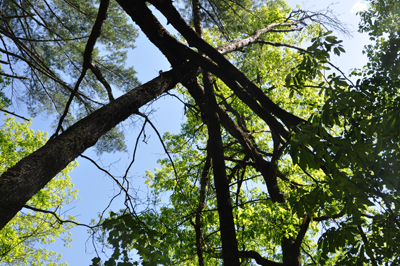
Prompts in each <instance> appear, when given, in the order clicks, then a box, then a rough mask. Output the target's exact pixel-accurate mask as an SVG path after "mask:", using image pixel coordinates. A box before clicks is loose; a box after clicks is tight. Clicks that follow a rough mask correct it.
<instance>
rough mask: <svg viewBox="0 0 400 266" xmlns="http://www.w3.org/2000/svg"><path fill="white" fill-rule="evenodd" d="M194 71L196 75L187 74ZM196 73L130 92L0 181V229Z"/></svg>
mask: <svg viewBox="0 0 400 266" xmlns="http://www.w3.org/2000/svg"><path fill="white" fill-rule="evenodd" d="M188 69H189V70H190V69H192V70H193V69H195V71H192V72H190V71H188ZM196 71H197V69H196V68H194V67H193V66H187V65H183V66H181V67H179V68H176V69H174V70H171V71H168V72H165V73H163V74H162V75H160V76H159V77H157V78H155V79H153V80H151V81H149V82H147V83H146V84H144V85H142V86H139V87H137V88H136V89H133V90H132V91H130V92H128V93H126V94H125V95H123V96H121V97H120V98H118V99H117V100H115V101H113V102H111V103H109V104H108V105H106V106H104V107H102V108H100V109H99V110H97V111H95V112H93V113H92V114H90V115H88V116H87V117H86V118H84V119H82V120H80V121H79V122H77V123H76V124H74V125H73V126H71V127H70V128H68V129H67V130H66V131H65V132H63V133H62V134H60V135H59V136H57V137H55V138H53V139H51V140H49V141H48V142H47V143H46V144H45V145H44V146H43V147H42V148H40V149H38V150H37V151H35V152H34V153H32V154H31V155H29V156H27V157H25V158H23V159H22V160H21V161H19V162H18V163H17V164H16V165H15V166H13V167H12V168H10V169H8V170H7V171H6V172H5V173H3V174H2V175H1V177H0V213H1V216H0V229H1V228H3V227H4V226H5V225H6V224H7V223H8V221H10V220H11V219H12V218H13V217H14V215H15V214H17V212H18V211H19V210H20V209H21V208H22V206H23V205H25V203H26V202H27V201H28V200H29V199H30V198H31V197H32V196H33V195H34V194H36V193H37V192H38V191H39V190H40V189H42V188H43V187H44V186H45V185H46V184H47V183H48V182H49V181H50V180H51V179H52V178H53V177H54V176H55V175H57V174H58V173H59V172H60V171H61V170H62V169H64V168H65V167H66V166H67V165H68V164H69V163H70V162H71V161H73V160H74V159H75V158H76V157H78V156H79V155H80V154H81V153H82V152H83V151H85V150H86V149H87V148H89V147H91V146H93V145H94V144H95V143H96V142H97V140H98V139H99V138H100V137H101V136H102V135H104V134H105V133H107V132H108V131H109V130H110V129H112V128H113V127H115V126H116V125H117V124H118V123H120V122H122V121H124V120H125V119H126V118H128V117H129V116H130V115H131V114H134V113H136V112H137V111H138V108H140V107H141V106H143V105H144V104H146V103H148V102H149V101H151V100H154V99H155V98H157V97H158V96H159V95H161V94H162V93H164V92H166V91H168V90H170V89H171V88H173V87H174V86H175V85H176V84H177V83H178V82H179V81H180V80H181V79H183V78H185V77H186V76H192V75H196V74H197V73H196Z"/></svg>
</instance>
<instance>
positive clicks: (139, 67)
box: [33, 0, 368, 265]
mask: <svg viewBox="0 0 400 266" xmlns="http://www.w3.org/2000/svg"><path fill="white" fill-rule="evenodd" d="M287 2H288V3H289V4H290V5H291V6H293V7H295V6H296V5H301V7H302V9H305V10H313V11H318V10H322V9H324V8H326V7H327V6H328V5H329V4H330V3H331V1H321V0H318V1H316V0H309V1H296V0H289V1H287ZM336 2H337V1H336ZM366 5H367V2H366V1H357V0H345V1H339V2H338V3H337V4H333V5H330V8H331V9H332V10H334V12H335V13H336V14H337V16H338V18H339V19H340V20H341V21H343V22H345V23H347V24H348V25H349V29H350V30H351V32H352V34H353V37H349V36H342V35H339V34H337V36H338V37H339V38H340V39H343V40H344V43H343V45H344V48H345V50H346V54H344V55H343V56H341V57H339V58H338V57H334V58H333V59H332V60H333V63H334V64H336V65H337V66H339V67H340V68H341V69H343V70H344V72H345V73H346V74H348V73H349V71H350V69H351V68H353V67H362V66H363V65H364V64H365V63H366V58H365V57H364V56H363V54H362V48H363V45H365V44H366V43H367V42H368V37H367V36H366V35H361V34H359V33H357V32H356V30H357V24H358V21H359V19H358V17H357V16H356V15H355V12H356V11H357V10H359V9H360V8H365V7H366ZM159 17H160V16H159ZM164 24H165V20H164ZM169 29H171V28H169ZM136 46H137V48H136V49H134V50H133V51H132V52H130V53H129V64H132V65H133V66H134V68H135V70H136V71H137V72H138V78H139V79H140V81H141V82H143V83H144V82H146V81H148V80H150V79H152V78H154V77H156V76H158V73H159V71H160V70H167V69H168V68H169V63H168V62H167V60H166V59H165V58H164V56H163V55H162V54H161V53H160V52H159V51H158V50H157V48H155V47H154V45H153V44H151V43H150V42H149V41H148V40H147V38H146V37H145V36H144V35H143V34H140V36H139V39H138V40H137V42H136ZM146 108H147V111H149V110H153V111H152V114H151V116H150V117H151V118H152V122H153V123H154V124H155V125H156V127H157V128H158V130H159V131H160V132H161V134H162V133H163V132H165V131H169V132H172V133H177V132H178V131H179V126H180V124H181V123H182V121H183V118H184V116H183V106H182V104H181V103H180V102H179V101H178V100H176V99H173V98H171V97H163V98H162V99H159V100H157V101H156V102H155V103H154V104H151V105H150V106H148V107H146ZM171 118H173V119H171ZM47 121H48V119H47V118H45V117H41V116H39V117H36V118H35V119H34V122H33V128H34V129H35V130H37V129H39V130H45V131H49V132H52V129H51V128H50V127H49V124H48V123H47ZM133 122H134V121H128V122H127V123H126V126H125V130H126V135H127V136H128V137H127V145H128V149H129V152H128V153H115V154H104V155H103V156H102V157H101V158H100V159H99V160H98V163H99V164H101V165H102V166H104V167H105V168H106V169H107V170H109V171H110V172H112V174H113V175H115V176H122V175H123V174H124V171H125V169H126V167H127V165H128V164H129V163H130V161H131V159H132V152H133V146H134V144H135V141H136V136H137V134H138V132H139V131H140V129H141V125H140V123H139V124H138V125H136V126H134V125H132V124H133ZM128 124H131V125H130V126H129V125H128ZM146 135H147V137H148V141H147V143H144V142H142V141H140V147H139V149H138V152H137V154H136V159H135V163H134V164H133V167H132V170H131V171H130V173H129V175H130V176H131V177H132V179H131V182H132V185H134V186H135V187H136V188H137V189H139V190H141V191H142V192H143V193H144V194H143V195H145V194H146V193H147V192H149V191H148V189H147V188H146V186H145V185H144V184H143V179H142V176H143V175H144V173H145V170H152V169H153V168H154V167H156V166H157V163H156V161H157V159H159V158H160V157H163V156H164V151H163V149H162V146H161V144H160V142H159V140H158V139H157V136H156V134H155V133H154V131H153V130H152V129H151V128H150V127H147V128H146ZM84 154H85V155H87V156H89V157H92V158H95V153H94V152H93V151H92V150H88V151H86V152H85V153H84ZM78 161H79V164H80V166H79V167H77V168H76V169H74V171H73V172H72V173H71V177H72V179H73V182H74V183H75V186H76V188H77V189H79V198H81V200H80V201H77V202H74V203H73V204H71V206H69V207H65V208H64V210H68V209H70V210H69V211H68V214H71V215H74V216H76V218H77V221H79V222H81V223H87V224H88V223H89V222H90V220H91V219H92V218H96V217H97V214H98V213H99V212H102V211H103V210H104V209H105V208H106V207H107V205H108V203H109V201H110V199H111V198H112V197H113V196H114V195H115V193H116V192H118V188H117V187H116V185H115V184H114V182H113V181H112V180H111V179H110V178H109V177H107V176H105V175H104V174H103V173H102V172H100V171H98V170H97V168H96V167H95V166H94V165H93V164H92V163H90V162H88V161H86V160H85V159H83V158H78ZM122 200H123V199H117V200H116V201H115V202H114V203H113V205H112V206H111V209H113V210H118V209H119V208H122V206H123V202H122ZM71 232H72V238H73V242H72V243H71V245H72V247H70V248H65V247H64V246H63V245H62V243H61V241H58V242H57V243H56V244H55V245H51V246H48V247H47V248H49V249H52V250H54V251H56V252H58V253H63V258H62V261H67V262H68V263H69V264H70V265H90V263H91V259H92V258H93V257H94V256H95V254H94V253H93V247H92V243H91V240H90V239H89V241H88V242H86V241H87V240H88V237H89V235H88V234H87V229H86V228H84V227H75V228H74V229H73V230H72V231H71Z"/></svg>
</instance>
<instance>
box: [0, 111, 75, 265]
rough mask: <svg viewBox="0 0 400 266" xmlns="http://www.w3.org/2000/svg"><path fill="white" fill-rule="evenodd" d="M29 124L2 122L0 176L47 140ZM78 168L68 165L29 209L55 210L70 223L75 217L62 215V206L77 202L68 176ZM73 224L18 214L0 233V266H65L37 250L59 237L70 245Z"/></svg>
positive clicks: (43, 215)
mask: <svg viewBox="0 0 400 266" xmlns="http://www.w3.org/2000/svg"><path fill="white" fill-rule="evenodd" d="M31 123H32V122H31V121H30V122H25V123H18V122H15V121H14V119H13V118H12V117H7V118H6V119H5V120H4V123H3V125H2V126H1V129H0V143H1V145H0V173H3V172H5V171H6V170H7V169H8V168H9V167H11V166H13V165H14V164H16V163H17V162H18V161H19V160H20V159H21V158H24V157H26V156H27V155H28V154H30V153H32V152H33V151H35V150H36V149H38V148H39V147H41V146H42V145H43V144H44V143H45V142H46V140H47V134H46V133H43V132H41V131H38V132H34V131H33V130H32V129H30V128H29V127H30V125H31ZM76 166H77V162H73V163H71V164H70V165H69V166H67V167H66V168H65V170H63V171H62V172H61V173H60V174H59V175H57V177H56V178H55V179H53V180H52V181H51V182H50V183H49V184H48V185H47V186H46V187H45V188H44V189H42V190H41V191H40V192H39V193H37V194H36V195H35V196H34V197H33V198H32V199H31V200H30V201H29V202H28V203H27V205H28V206H31V207H34V208H37V209H42V210H54V211H56V212H57V213H58V216H59V217H60V218H61V219H63V218H66V219H69V220H73V219H74V217H72V216H70V215H64V214H62V212H61V210H62V207H63V205H65V204H68V203H70V202H71V200H73V199H76V196H77V190H75V189H73V186H74V185H73V183H72V182H71V178H70V177H69V176H68V173H69V172H71V170H72V169H73V168H74V167H76ZM71 227H72V224H70V223H66V224H61V223H59V221H58V220H57V219H56V218H55V217H54V216H53V215H52V214H50V213H41V212H32V211H28V210H27V209H24V210H22V211H21V212H19V213H18V214H17V215H16V216H15V217H14V218H13V219H12V220H11V221H10V222H9V223H8V224H7V225H6V226H5V227H4V228H3V229H2V230H1V231H0V264H1V265H66V264H64V263H62V264H57V261H59V260H60V259H61V254H57V253H55V252H53V251H51V250H49V249H45V248H41V247H37V245H38V244H41V245H48V244H52V243H54V242H55V241H56V239H57V238H61V237H62V239H63V240H62V241H63V242H64V244H65V245H68V243H69V242H71V240H72V239H71V238H70V235H69V234H68V233H67V234H66V232H68V230H69V229H70V228H71Z"/></svg>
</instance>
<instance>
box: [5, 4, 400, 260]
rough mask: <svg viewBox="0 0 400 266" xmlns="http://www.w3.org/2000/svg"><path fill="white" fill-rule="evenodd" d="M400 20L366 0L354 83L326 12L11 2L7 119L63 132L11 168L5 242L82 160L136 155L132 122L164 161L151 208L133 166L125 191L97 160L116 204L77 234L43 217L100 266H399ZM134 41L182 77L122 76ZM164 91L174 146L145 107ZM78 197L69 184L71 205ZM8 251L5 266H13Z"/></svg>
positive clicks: (338, 26)
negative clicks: (82, 236) (85, 238)
mask: <svg viewBox="0 0 400 266" xmlns="http://www.w3.org/2000/svg"><path fill="white" fill-rule="evenodd" d="M399 8H400V4H399V3H397V1H383V0H372V1H370V3H369V8H368V9H367V10H364V11H360V12H359V15H360V18H361V22H360V25H359V31H361V32H366V33H368V34H369V36H370V40H371V44H369V45H367V46H366V47H365V53H366V55H367V57H368V63H367V64H366V65H365V66H364V67H363V68H361V69H354V70H353V71H352V73H351V75H350V77H347V76H346V75H345V73H344V72H343V71H342V70H341V69H340V68H339V67H337V66H336V65H334V64H333V63H332V61H331V57H333V56H345V54H344V53H345V49H346V47H343V45H342V41H341V40H340V39H339V37H338V36H335V35H337V34H343V33H344V34H348V31H347V29H346V27H345V26H343V24H342V23H341V22H340V21H339V20H338V19H337V18H336V17H335V16H334V14H333V13H332V12H329V10H327V11H320V12H313V11H307V10H303V9H300V8H299V7H298V8H292V7H290V6H289V5H288V4H287V3H286V2H285V1H283V0H278V1H253V0H245V1H238V0H190V1H189V0H182V1H172V0H148V1H144V0H116V1H113V0H100V1H79V0H68V1H67V0H45V1H39V0H29V1H28V0H4V1H3V2H2V3H0V34H1V35H0V38H1V44H0V53H1V61H0V62H1V64H2V69H3V70H2V71H1V72H0V77H1V78H5V79H4V80H3V79H2V80H0V82H1V83H2V85H3V87H4V89H3V91H6V92H7V93H8V94H0V100H1V102H0V103H1V104H2V105H1V106H0V107H1V111H2V112H8V113H9V114H11V115H16V114H15V113H12V112H9V111H7V110H6V109H7V108H9V107H10V106H13V105H15V104H17V103H18V102H22V103H24V104H26V106H27V107H28V108H29V110H30V113H31V115H36V114H43V113H45V114H48V115H50V114H51V115H54V116H55V118H56V121H55V127H54V133H53V134H52V135H51V137H50V139H49V140H48V141H47V142H45V141H44V140H41V143H40V145H39V144H38V145H37V146H36V148H38V146H41V145H43V144H44V145H43V146H42V147H41V148H40V149H38V150H37V151H35V152H33V153H31V154H30V155H28V153H29V152H28V151H27V153H26V154H24V156H21V158H18V159H17V158H16V160H18V161H19V162H18V163H16V164H15V165H14V166H12V165H13V164H14V163H12V164H5V165H4V168H5V169H4V173H2V175H1V177H0V213H1V216H0V228H2V229H1V230H2V231H1V234H7V232H8V231H7V230H8V229H7V228H9V227H10V225H11V226H12V225H13V224H14V223H16V222H17V223H19V224H21V225H25V224H28V225H29V224H31V221H26V222H24V221H17V220H16V219H18V217H20V215H21V209H22V208H27V206H28V205H27V202H28V201H29V200H34V199H35V197H38V195H43V193H46V189H44V187H45V186H46V185H47V186H50V185H51V184H53V183H54V182H57V180H59V179H57V178H55V176H56V175H57V174H58V173H60V172H61V171H63V169H65V167H67V165H69V164H70V163H71V162H73V161H74V160H75V158H77V157H78V156H82V153H83V152H84V151H85V150H87V149H88V148H90V147H92V146H96V150H97V153H98V155H100V154H101V153H103V152H115V151H125V150H126V148H127V146H126V143H125V141H124V134H127V131H124V130H123V126H122V125H123V122H124V121H125V120H126V119H128V118H129V119H131V120H130V121H136V122H135V123H138V125H139V123H141V124H140V126H141V128H142V130H141V131H140V133H139V135H138V136H137V142H138V141H139V139H140V138H141V137H143V135H144V133H143V132H144V129H145V127H146V126H147V127H151V128H153V129H154V130H155V131H156V134H157V135H158V136H159V139H160V142H161V144H162V146H163V149H164V152H165V156H164V157H163V158H161V159H160V160H159V165H160V166H159V167H158V168H156V169H154V170H153V169H149V171H147V174H146V176H145V178H146V180H147V181H146V184H147V185H148V187H149V190H150V194H149V195H148V197H147V198H146V199H145V200H144V202H145V203H144V204H139V203H141V202H143V199H139V198H137V194H135V187H134V186H135V184H134V182H132V181H131V180H130V179H129V178H128V175H127V173H128V171H129V170H130V168H131V167H134V165H133V166H132V164H133V162H134V156H133V160H132V163H131V164H130V165H129V166H128V167H127V169H126V174H125V175H124V176H122V177H120V178H115V177H114V176H113V175H112V174H111V173H110V172H109V171H107V170H106V169H104V168H101V166H99V165H98V164H96V162H95V161H96V160H95V159H93V158H88V159H89V160H90V161H92V162H93V163H95V165H96V166H97V167H99V168H100V170H101V171H103V172H104V173H106V174H107V175H109V176H110V177H111V178H113V180H114V181H115V185H116V187H118V189H119V192H118V193H116V196H118V195H120V197H123V198H124V202H125V207H124V208H123V209H117V210H111V211H110V212H109V213H107V214H105V213H103V214H101V215H100V216H99V217H100V218H97V220H94V222H93V223H92V224H91V225H82V224H79V222H75V221H73V219H72V217H69V218H63V217H60V216H57V214H56V213H55V212H52V211H49V210H50V209H51V208H55V207H56V206H58V205H55V206H54V205H50V204H49V203H45V204H44V205H40V206H39V207H34V206H33V207H32V208H33V210H34V211H35V213H36V215H38V216H37V217H39V216H40V215H45V214H48V216H46V217H48V221H45V224H46V225H48V224H51V223H53V224H54V222H55V221H56V222H57V223H58V224H59V225H60V226H61V229H60V230H67V229H68V226H70V225H72V224H77V225H79V226H86V227H88V228H89V233H90V234H92V235H93V239H95V240H96V241H97V243H98V244H100V245H103V247H104V248H109V249H110V250H111V251H110V252H109V256H102V255H101V254H100V253H97V254H95V255H94V258H93V260H92V265H121V266H122V265H221V264H223V265H255V264H256V265H267V266H270V265H272V266H277V265H283V266H289V265H290V266H300V265H396V264H399V263H400V254H399V250H398V248H397V246H398V244H399V238H400V235H399V234H400V230H399V229H400V213H399V207H400V206H399V204H400V202H399V196H400V195H399V184H400V183H399V178H398V176H399V173H400V159H399V158H400V157H399V155H400V154H399V153H400V141H399V138H398V128H399V126H400V125H399V123H400V106H399V104H400V97H399V96H400V95H399V75H400V70H399V68H398V65H399V64H398V63H399V58H400V54H399V49H400V48H399V47H400V46H399V43H400V39H399V38H400V36H399V33H400V28H399V27H400V26H399V25H400V24H399V23H396V22H399V14H400V12H399ZM155 10H157V11H158V12H159V13H160V14H159V15H157V16H155V15H154V13H155ZM160 16H162V17H164V18H165V19H166V20H167V24H168V25H170V26H172V27H173V28H174V29H175V30H176V31H177V32H178V34H177V35H176V36H173V35H172V34H171V33H170V32H168V31H167V29H166V28H165V27H166V25H163V24H162V23H161V22H160V21H159V17H160ZM139 31H140V32H141V33H143V34H145V35H146V37H147V38H148V39H149V40H150V42H151V43H152V44H153V45H155V46H156V47H157V49H158V50H159V51H160V52H161V53H162V54H163V55H164V56H165V58H166V59H167V60H168V62H169V63H170V65H171V67H170V69H169V70H168V71H164V72H163V71H160V72H159V75H157V76H154V78H153V79H152V80H151V81H149V82H146V83H144V84H141V83H140V82H139V80H138V79H137V77H136V72H135V70H134V69H133V68H132V67H127V58H128V57H127V53H128V51H130V50H131V49H134V44H133V43H134V40H135V38H136V37H137V36H138V32H139ZM16 91H18V92H21V91H22V92H23V93H21V95H22V96H21V97H18V98H17V97H14V98H12V97H11V98H10V99H8V98H7V95H12V92H16ZM120 94H122V95H121V96H120V97H116V96H115V95H120ZM165 94H170V95H172V94H173V95H174V96H175V97H176V98H177V99H179V101H180V102H181V103H182V105H183V107H184V115H185V121H184V122H183V123H182V125H181V129H180V132H179V133H176V134H172V133H169V132H161V133H160V132H158V131H157V129H156V128H155V126H154V124H153V123H152V121H151V117H150V116H149V114H150V113H151V111H150V112H147V113H146V112H143V111H142V110H143V108H141V107H145V106H148V104H149V103H151V102H154V101H157V100H158V99H159V98H160V96H162V95H165ZM145 110H146V109H145ZM170 119H171V120H174V119H178V118H176V117H173V116H171V117H170ZM9 121H11V120H9ZM6 127H7V126H6ZM14 127H17V125H16V124H15V125H14ZM25 130H26V131H27V132H29V130H28V129H27V128H25ZM162 134H163V135H162ZM161 135H162V136H161ZM0 136H4V137H2V143H3V142H4V143H6V142H7V141H8V142H10V138H11V136H12V134H11V135H5V134H3V135H0ZM11 141H12V140H11ZM44 142H45V143H44ZM137 142H136V144H135V152H136V147H137ZM18 149H20V150H25V149H28V148H27V147H24V146H23V147H20V148H18ZM31 151H32V150H30V152H31ZM1 155H2V157H3V158H9V157H11V156H13V155H12V154H10V153H8V152H5V151H3V150H1ZM22 157H23V158H22ZM2 164H3V162H2ZM11 166H12V167H11ZM69 167H70V166H69ZM68 169H69V168H67V169H66V170H68ZM66 170H64V171H66ZM65 180H68V179H65ZM71 187H72V184H69V183H68V184H64V185H59V186H58V188H60V189H61V190H60V191H61V193H62V192H63V191H64V192H65V191H66V190H67V191H69V193H70V195H71V196H74V195H75V194H74V193H75V192H74V191H73V190H70V188H71ZM65 189H66V190H65ZM164 195H168V197H169V202H168V204H164V202H162V197H163V196H164ZM48 197H50V198H51V197H57V194H52V193H50V194H49V195H48ZM65 201H66V202H68V199H65ZM32 208H31V209H32ZM46 208H47V209H48V210H47V211H46ZM57 208H58V207H57ZM93 218H94V219H96V217H93ZM64 219H70V220H68V221H66V220H64ZM63 226H67V227H63ZM62 232H63V231H62ZM1 234H0V241H2V242H1V243H0V248H1V247H2V246H5V245H6V244H7V242H6V238H1ZM33 235H34V234H33ZM54 235H55V236H57V237H58V235H57V234H56V233H55V234H54ZM13 238H14V239H15V238H16V237H15V236H13ZM32 241H33V240H32ZM27 247H28V246H27ZM0 250H1V249H0ZM10 252H11V253H10ZM12 252H13V251H12V250H11V251H9V252H5V253H3V255H1V254H0V255H1V256H2V257H1V258H0V263H3V262H4V265H8V264H7V263H11V265H12V264H13V263H14V265H15V264H16V263H17V262H16V261H12V259H11V260H10V254H12ZM26 252H27V251H26ZM33 260H34V259H32V261H33ZM56 260H57V259H56ZM48 263H49V265H51V263H53V261H49V262H48Z"/></svg>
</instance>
